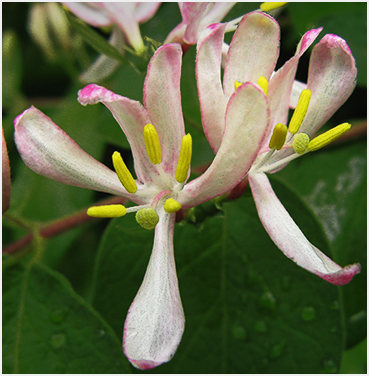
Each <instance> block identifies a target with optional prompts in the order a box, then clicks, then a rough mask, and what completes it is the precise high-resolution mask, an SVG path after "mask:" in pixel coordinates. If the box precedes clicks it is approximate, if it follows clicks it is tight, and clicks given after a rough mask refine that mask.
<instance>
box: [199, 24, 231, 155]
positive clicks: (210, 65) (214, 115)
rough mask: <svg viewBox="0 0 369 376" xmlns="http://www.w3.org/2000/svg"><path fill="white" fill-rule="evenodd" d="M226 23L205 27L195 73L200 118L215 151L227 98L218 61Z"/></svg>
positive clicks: (200, 39)
mask: <svg viewBox="0 0 369 376" xmlns="http://www.w3.org/2000/svg"><path fill="white" fill-rule="evenodd" d="M225 28H226V24H214V25H210V26H209V27H208V28H206V29H205V30H204V31H203V32H202V33H201V35H200V37H199V40H198V43H197V55H196V77H197V88H198V92H199V100H200V107H201V120H202V125H203V128H204V132H205V135H206V138H207V139H208V141H209V144H210V146H211V147H212V149H213V151H214V152H216V151H217V150H218V148H219V146H220V143H221V141H222V136H223V132H224V117H225V111H226V102H225V98H224V94H223V88H222V82H221V61H222V47H223V39H224V31H225Z"/></svg>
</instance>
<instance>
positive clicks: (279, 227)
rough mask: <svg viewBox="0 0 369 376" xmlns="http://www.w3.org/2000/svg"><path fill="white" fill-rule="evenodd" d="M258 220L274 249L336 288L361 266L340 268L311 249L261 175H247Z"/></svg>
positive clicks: (265, 177)
mask: <svg viewBox="0 0 369 376" xmlns="http://www.w3.org/2000/svg"><path fill="white" fill-rule="evenodd" d="M249 183H250V187H251V190H252V194H253V196H254V200H255V204H256V208H257V210H258V214H259V217H260V220H261V222H262V224H263V226H264V228H265V229H266V231H267V232H268V234H269V236H270V238H271V239H272V240H273V242H274V243H275V244H276V246H277V247H278V248H279V249H280V250H281V251H282V252H283V253H284V254H285V255H286V256H287V257H288V258H290V259H291V260H292V261H294V262H295V263H296V264H297V265H299V266H301V267H302V268H304V269H306V270H308V271H309V272H311V273H314V274H316V275H318V276H319V277H321V278H323V279H325V280H326V281H328V282H330V283H332V284H335V285H345V284H346V283H349V282H350V281H351V279H352V278H353V277H354V275H355V274H357V273H359V272H360V269H361V268H360V265H359V264H353V265H348V266H346V267H345V268H342V267H341V266H339V265H338V264H336V263H335V262H333V261H332V260H331V259H330V258H329V257H327V256H326V255H325V254H324V253H323V252H321V251H320V250H319V249H318V248H316V247H315V246H314V245H312V244H311V243H310V242H309V241H308V240H307V239H306V237H305V235H304V234H303V233H302V231H301V230H300V228H299V227H298V226H297V225H296V223H295V222H294V221H293V219H292V218H291V216H290V215H289V213H288V212H287V210H286V209H285V208H284V206H283V205H282V204H281V202H280V201H279V200H278V197H277V196H276V195H275V193H274V191H273V188H272V186H271V185H270V182H269V179H268V177H267V176H266V175H265V174H264V173H256V174H250V175H249Z"/></svg>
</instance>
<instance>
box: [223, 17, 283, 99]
mask: <svg viewBox="0 0 369 376" xmlns="http://www.w3.org/2000/svg"><path fill="white" fill-rule="evenodd" d="M278 54H279V26H278V23H277V21H276V20H275V19H274V18H272V17H271V16H269V15H267V14H265V13H261V12H251V13H248V14H246V15H245V17H244V18H243V19H242V21H241V22H240V24H239V26H238V29H237V30H236V31H235V33H234V36H233V38H232V42H231V44H230V46H229V52H228V63H227V65H226V67H225V69H224V80H223V86H224V94H225V98H226V100H228V99H229V97H230V96H231V95H232V93H233V92H234V83H235V81H238V82H247V81H251V82H257V81H258V79H259V77H260V76H264V77H265V78H266V79H268V80H269V78H270V75H271V74H272V72H273V70H274V68H275V64H276V62H277V58H278Z"/></svg>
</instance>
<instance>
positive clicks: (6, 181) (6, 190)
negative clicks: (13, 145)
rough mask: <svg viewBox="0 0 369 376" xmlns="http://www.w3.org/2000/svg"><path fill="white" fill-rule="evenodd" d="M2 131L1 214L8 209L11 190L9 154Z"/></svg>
mask: <svg viewBox="0 0 369 376" xmlns="http://www.w3.org/2000/svg"><path fill="white" fill-rule="evenodd" d="M2 132H3V133H2V134H3V140H2V155H3V156H2V161H3V163H2V166H3V174H2V179H3V180H2V183H3V184H2V185H3V201H2V203H3V204H2V205H3V206H2V211H3V214H4V213H5V212H6V211H7V210H8V209H9V206H10V191H11V180H10V164H9V156H8V149H7V147H6V141H5V137H4V129H3V131H2Z"/></svg>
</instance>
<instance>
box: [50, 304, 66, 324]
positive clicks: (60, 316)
mask: <svg viewBox="0 0 369 376" xmlns="http://www.w3.org/2000/svg"><path fill="white" fill-rule="evenodd" d="M68 313H69V308H68V307H63V308H60V309H57V310H56V311H53V312H51V313H50V315H49V317H50V321H51V322H52V323H54V324H60V323H61V322H62V321H64V319H65V318H66V316H67V315H68Z"/></svg>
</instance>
